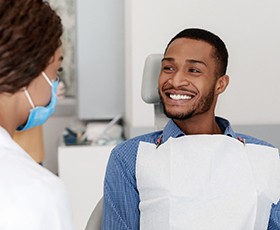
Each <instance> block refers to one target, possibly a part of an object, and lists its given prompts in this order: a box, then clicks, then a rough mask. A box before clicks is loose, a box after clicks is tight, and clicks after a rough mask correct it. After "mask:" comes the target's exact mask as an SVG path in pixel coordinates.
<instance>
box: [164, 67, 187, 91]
mask: <svg viewBox="0 0 280 230" xmlns="http://www.w3.org/2000/svg"><path fill="white" fill-rule="evenodd" d="M169 83H170V84H172V85H173V87H175V88H177V87H180V86H182V85H189V84H190V82H189V79H188V76H187V74H185V73H184V72H183V71H182V70H178V71H177V72H175V73H174V75H173V77H172V78H170V82H169Z"/></svg>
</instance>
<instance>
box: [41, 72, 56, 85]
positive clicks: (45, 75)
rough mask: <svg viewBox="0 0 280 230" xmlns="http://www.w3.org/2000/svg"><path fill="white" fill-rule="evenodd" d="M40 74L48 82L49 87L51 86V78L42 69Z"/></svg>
mask: <svg viewBox="0 0 280 230" xmlns="http://www.w3.org/2000/svg"><path fill="white" fill-rule="evenodd" d="M42 75H43V77H44V78H45V79H46V81H47V82H48V83H49V85H50V86H51V87H53V84H52V82H51V80H50V79H49V78H48V76H47V74H45V72H44V71H42Z"/></svg>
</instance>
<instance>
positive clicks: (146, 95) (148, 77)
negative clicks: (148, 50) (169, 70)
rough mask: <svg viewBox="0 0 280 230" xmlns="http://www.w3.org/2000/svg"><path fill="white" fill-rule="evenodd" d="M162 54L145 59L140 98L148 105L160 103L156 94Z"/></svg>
mask: <svg viewBox="0 0 280 230" xmlns="http://www.w3.org/2000/svg"><path fill="white" fill-rule="evenodd" d="M162 58H163V55H162V54H151V55H149V56H148V57H147V58H146V61H145V66H144V72H143V77H142V89H141V96H142V99H143V101H145V102H146V103H148V104H156V103H159V102H160V97H159V94H158V77H159V74H160V70H161V60H162Z"/></svg>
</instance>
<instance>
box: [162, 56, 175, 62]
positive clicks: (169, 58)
mask: <svg viewBox="0 0 280 230" xmlns="http://www.w3.org/2000/svg"><path fill="white" fill-rule="evenodd" d="M163 61H174V58H171V57H164V58H163V59H161V62H163Z"/></svg>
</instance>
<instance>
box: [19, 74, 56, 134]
mask: <svg viewBox="0 0 280 230" xmlns="http://www.w3.org/2000/svg"><path fill="white" fill-rule="evenodd" d="M42 75H43V77H44V78H45V79H46V81H47V82H48V83H49V85H50V86H51V89H52V97H51V100H50V103H49V104H48V105H47V106H45V107H43V106H36V107H35V106H34V103H33V101H32V99H31V97H30V95H29V93H28V91H27V89H24V92H25V95H26V97H27V99H28V101H29V103H30V104H31V106H32V109H31V110H30V113H29V116H28V119H27V122H26V123H25V124H24V125H21V126H19V127H18V128H17V130H18V131H23V130H27V129H30V128H33V127H35V126H39V125H42V124H44V123H45V122H46V121H47V119H48V118H49V117H50V116H51V115H52V114H53V112H54V110H55V106H56V101H57V97H56V92H57V86H58V79H57V80H56V81H53V82H51V81H50V79H49V78H48V76H47V75H46V74H45V73H44V72H42Z"/></svg>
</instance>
